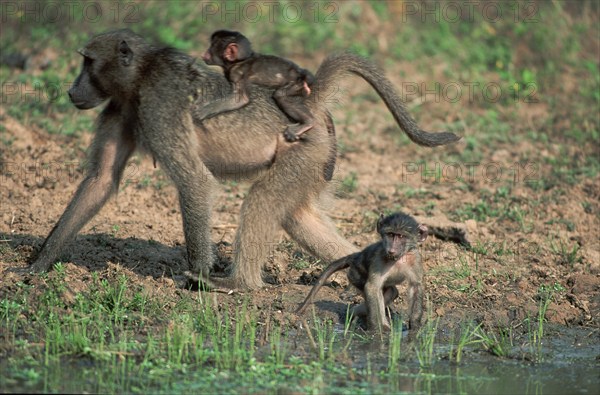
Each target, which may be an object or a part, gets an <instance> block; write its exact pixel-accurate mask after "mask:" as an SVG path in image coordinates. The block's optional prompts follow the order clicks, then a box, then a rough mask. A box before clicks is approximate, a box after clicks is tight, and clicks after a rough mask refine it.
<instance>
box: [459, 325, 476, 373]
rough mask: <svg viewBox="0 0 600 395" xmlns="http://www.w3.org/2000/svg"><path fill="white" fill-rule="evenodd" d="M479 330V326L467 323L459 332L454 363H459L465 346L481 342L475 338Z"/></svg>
mask: <svg viewBox="0 0 600 395" xmlns="http://www.w3.org/2000/svg"><path fill="white" fill-rule="evenodd" d="M480 329H481V324H479V325H475V324H474V323H473V322H468V323H467V324H466V325H465V326H464V327H463V328H462V330H461V332H460V338H459V339H458V344H457V345H456V352H455V354H454V359H455V361H456V363H460V361H461V360H462V354H463V351H464V349H465V347H466V346H469V345H472V344H477V343H480V342H481V339H480V338H478V337H477V332H478V331H479V330H480Z"/></svg>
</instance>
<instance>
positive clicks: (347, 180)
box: [340, 171, 358, 194]
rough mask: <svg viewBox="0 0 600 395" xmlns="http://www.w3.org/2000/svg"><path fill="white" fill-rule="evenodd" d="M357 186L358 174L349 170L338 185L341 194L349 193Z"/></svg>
mask: <svg viewBox="0 0 600 395" xmlns="http://www.w3.org/2000/svg"><path fill="white" fill-rule="evenodd" d="M357 188H358V175H357V174H356V172H354V171H351V172H350V174H348V175H347V176H346V177H344V179H343V180H342V185H341V186H340V193H341V194H350V193H352V192H355V191H356V189H357Z"/></svg>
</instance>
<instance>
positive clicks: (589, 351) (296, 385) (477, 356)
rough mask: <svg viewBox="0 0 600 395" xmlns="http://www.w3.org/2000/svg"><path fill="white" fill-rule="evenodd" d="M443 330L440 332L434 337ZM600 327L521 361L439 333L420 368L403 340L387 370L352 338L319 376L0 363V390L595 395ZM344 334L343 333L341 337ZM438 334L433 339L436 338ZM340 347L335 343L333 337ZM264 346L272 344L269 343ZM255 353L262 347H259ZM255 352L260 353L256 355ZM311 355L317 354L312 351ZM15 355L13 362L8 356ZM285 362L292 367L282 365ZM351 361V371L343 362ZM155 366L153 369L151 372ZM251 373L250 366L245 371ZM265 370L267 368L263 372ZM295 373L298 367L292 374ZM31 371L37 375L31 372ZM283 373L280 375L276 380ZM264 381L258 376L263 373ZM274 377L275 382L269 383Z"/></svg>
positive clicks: (550, 342) (565, 332) (381, 354)
mask: <svg viewBox="0 0 600 395" xmlns="http://www.w3.org/2000/svg"><path fill="white" fill-rule="evenodd" d="M443 333H444V331H443V330H441V331H439V332H438V335H439V336H438V337H442V336H443ZM599 334H600V331H599V330H598V329H565V328H561V329H559V330H553V331H551V334H549V335H548V336H547V337H545V338H544V339H545V341H544V344H543V353H542V357H543V359H544V360H543V362H537V363H533V362H528V361H526V360H523V356H524V355H527V353H526V352H524V351H523V350H524V349H525V348H527V345H526V344H522V343H520V340H519V339H516V340H515V341H514V344H520V345H517V346H515V347H514V349H512V350H510V352H509V354H510V355H511V357H508V358H506V357H504V358H500V357H496V356H493V355H491V354H489V353H488V352H486V351H484V350H482V349H481V347H470V348H465V351H464V353H463V359H462V362H461V363H460V364H456V363H455V362H452V361H450V360H449V359H448V355H449V354H450V350H451V346H450V345H449V343H447V342H445V340H443V339H441V340H439V342H438V343H437V346H436V348H435V350H434V355H435V357H434V359H433V360H434V362H433V363H432V365H431V366H430V367H428V368H420V367H419V364H418V362H417V361H416V358H415V357H414V353H412V354H411V351H410V347H411V343H409V342H408V340H406V339H404V340H403V343H402V345H401V353H403V354H402V355H403V357H401V360H400V362H399V363H398V366H397V367H396V368H395V369H393V371H391V372H388V373H381V372H386V371H388V356H387V354H388V353H387V350H386V346H385V345H384V344H382V343H377V342H366V341H353V343H352V345H351V346H350V347H349V349H348V357H349V360H350V361H346V362H344V363H343V364H336V368H334V369H330V368H323V369H322V371H321V374H322V377H315V376H314V374H315V373H311V374H310V377H309V378H308V379H307V377H306V376H304V377H303V376H302V374H301V373H299V371H301V370H302V369H294V368H293V367H291V368H290V369H289V370H286V369H287V368H282V367H279V368H277V369H272V368H268V369H267V370H268V372H271V373H267V374H266V376H269V375H273V376H272V377H266V376H265V373H260V372H259V373H258V374H256V375H253V374H252V373H251V370H252V369H253V368H251V365H253V364H252V363H250V364H249V366H248V369H246V368H244V369H243V371H241V372H238V373H235V372H229V371H217V370H216V369H212V368H210V367H208V366H207V367H203V368H201V369H195V368H194V369H190V370H188V371H186V372H182V371H181V370H176V371H172V370H171V371H169V370H165V371H164V372H162V373H161V372H160V367H159V366H155V368H152V369H150V370H147V369H144V370H143V371H144V374H142V375H139V373H136V372H139V370H138V369H139V365H138V363H139V361H137V362H136V361H131V362H132V363H131V364H128V365H127V366H126V365H123V364H120V363H117V362H116V361H118V360H119V359H118V358H117V359H115V361H113V362H108V363H104V364H102V363H100V361H97V362H93V361H88V362H85V361H84V360H79V361H77V360H75V361H74V360H70V361H62V363H55V364H52V366H48V367H46V368H42V367H41V366H40V365H37V366H33V367H27V366H22V367H21V368H20V369H19V371H20V372H21V373H19V374H18V375H15V374H8V376H9V378H8V379H7V377H6V376H5V375H4V373H5V372H8V371H12V372H13V373H14V372H15V366H14V365H13V366H8V365H7V363H6V361H1V362H0V370H1V371H2V374H0V377H3V379H2V380H1V384H2V385H0V392H25V393H27V392H44V393H48V392H88V393H188V392H189V393H219V394H222V393H232V394H236V393H240V388H244V390H243V391H242V392H243V393H319V394H321V393H324V394H328V393H333V394H342V393H343V394H360V393H365V394H396V393H418V394H439V393H444V394H482V395H485V394H494V395H496V394H511V395H512V394H535V395H552V394H559V395H563V394H565V395H566V394H600V341H599V338H598V337H599ZM340 338H341V336H340ZM287 339H288V341H287V344H286V346H288V350H289V354H288V355H290V356H291V355H294V356H301V357H302V358H303V359H304V360H306V361H307V363H310V361H311V360H312V359H311V358H312V357H314V355H313V356H312V357H311V355H309V354H304V355H302V352H303V351H302V350H307V349H308V348H306V347H304V345H303V344H302V342H304V341H306V338H305V337H303V336H301V335H300V334H298V335H292V336H289V337H287ZM436 341H437V340H436ZM338 346H339V344H338ZM267 348H269V347H267ZM257 354H260V352H257ZM263 359H264V358H262V357H261V356H260V355H257V360H259V361H261V360H263ZM313 359H314V358H313ZM13 362H14V361H13ZM284 366H292V365H288V364H285V365H284ZM349 366H352V368H353V369H352V374H350V372H349V370H348V369H346V368H345V367H349ZM153 371H154V373H153ZM249 372H250V373H249ZM265 372H266V371H265ZM294 372H295V373H294ZM34 373H35V374H34ZM282 377H285V379H284V380H281V378H282ZM263 379H264V381H263V382H262V383H261V380H263ZM273 383H275V384H274V385H273Z"/></svg>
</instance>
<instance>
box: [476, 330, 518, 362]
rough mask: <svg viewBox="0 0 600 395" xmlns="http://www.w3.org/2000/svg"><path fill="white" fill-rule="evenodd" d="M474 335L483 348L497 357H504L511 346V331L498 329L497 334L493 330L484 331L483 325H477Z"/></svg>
mask: <svg viewBox="0 0 600 395" xmlns="http://www.w3.org/2000/svg"><path fill="white" fill-rule="evenodd" d="M474 336H475V338H476V339H477V341H478V342H479V343H481V344H482V346H483V348H484V349H485V350H486V351H488V352H489V353H490V354H492V355H495V356H497V357H505V356H507V355H508V353H509V351H510V347H511V346H512V332H511V331H510V330H505V329H500V330H499V331H498V335H496V333H494V332H486V331H485V330H484V329H483V327H481V326H478V327H477V330H476V331H475V332H474Z"/></svg>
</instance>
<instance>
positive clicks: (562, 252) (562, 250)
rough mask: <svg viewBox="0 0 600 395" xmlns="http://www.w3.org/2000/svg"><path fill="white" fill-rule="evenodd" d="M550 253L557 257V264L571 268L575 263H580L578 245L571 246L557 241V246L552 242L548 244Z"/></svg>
mask: <svg viewBox="0 0 600 395" xmlns="http://www.w3.org/2000/svg"><path fill="white" fill-rule="evenodd" d="M550 248H551V249H552V252H553V253H554V254H556V255H558V257H559V261H558V263H560V264H562V265H568V266H569V267H571V268H573V267H574V266H575V264H576V263H579V262H581V255H580V254H579V244H578V243H577V242H575V243H574V244H573V245H572V246H569V245H568V244H567V243H565V242H563V241H562V240H559V242H558V245H557V244H556V243H554V242H551V243H550Z"/></svg>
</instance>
